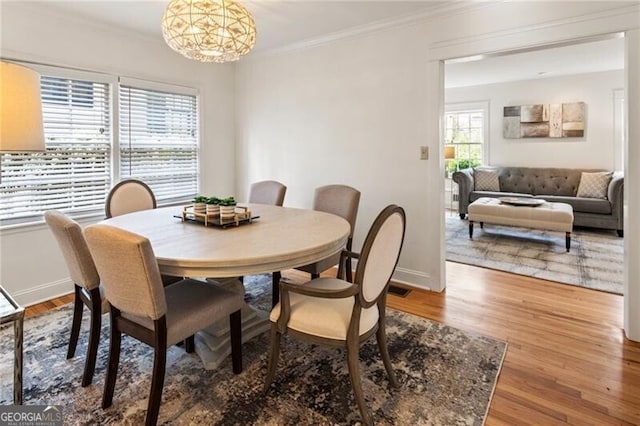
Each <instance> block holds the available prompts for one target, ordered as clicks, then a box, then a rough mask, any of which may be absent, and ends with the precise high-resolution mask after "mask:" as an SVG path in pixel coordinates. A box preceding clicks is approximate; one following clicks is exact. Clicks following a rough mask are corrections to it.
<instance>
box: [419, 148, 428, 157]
mask: <svg viewBox="0 0 640 426" xmlns="http://www.w3.org/2000/svg"><path fill="white" fill-rule="evenodd" d="M420 159H421V160H428V159H429V147H428V146H421V147H420Z"/></svg>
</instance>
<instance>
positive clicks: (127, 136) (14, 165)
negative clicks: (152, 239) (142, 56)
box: [0, 66, 199, 225]
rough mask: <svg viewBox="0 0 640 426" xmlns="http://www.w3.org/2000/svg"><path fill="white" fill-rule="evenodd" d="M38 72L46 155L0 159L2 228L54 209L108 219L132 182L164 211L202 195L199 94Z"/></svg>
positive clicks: (11, 155)
mask: <svg viewBox="0 0 640 426" xmlns="http://www.w3.org/2000/svg"><path fill="white" fill-rule="evenodd" d="M32 67H33V68H35V69H36V70H37V71H39V72H40V75H41V78H40V82H41V92H42V93H41V96H42V112H43V124H44V133H45V142H46V147H47V150H46V152H42V153H39V152H38V153H4V154H0V167H1V172H2V177H1V180H0V225H10V224H14V223H23V222H32V221H36V220H40V219H41V215H42V213H44V212H45V211H47V210H53V209H55V210H60V211H62V212H65V213H67V214H71V215H75V216H78V215H82V214H95V213H98V212H102V211H103V210H104V202H105V199H106V197H107V194H108V192H109V189H110V188H111V187H112V186H113V185H114V183H115V182H117V181H119V180H121V179H124V178H127V177H135V178H138V179H142V180H143V181H145V182H146V183H147V184H148V185H149V186H150V187H151V189H152V190H153V191H154V193H155V195H156V199H157V200H158V202H159V203H160V204H161V203H163V202H164V203H168V202H171V201H179V200H186V199H189V198H193V196H194V195H195V194H196V193H197V192H198V140H199V136H198V102H197V96H196V92H195V90H193V89H188V88H182V87H175V86H167V85H160V84H156V83H148V82H139V81H137V80H133V79H128V80H126V82H127V83H129V80H131V82H135V83H136V84H117V81H116V78H115V77H112V76H105V75H101V74H94V73H86V72H80V71H71V70H64V69H59V68H53V67H45V66H42V67H40V66H32ZM138 83H139V84H138ZM145 84H146V86H145ZM139 86H140V87H139ZM147 86H152V87H151V89H153V87H156V88H157V87H160V88H161V90H156V89H154V90H151V89H150V88H149V87H147ZM114 87H115V88H117V91H116V92H114V93H116V94H118V98H117V99H112V96H111V93H112V88H114ZM174 92H175V93H174ZM185 93H186V94H185ZM116 100H117V101H118V102H116ZM112 111H115V114H114V113H112ZM112 129H117V131H116V132H115V134H114V133H113V132H112Z"/></svg>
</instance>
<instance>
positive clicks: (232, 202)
mask: <svg viewBox="0 0 640 426" xmlns="http://www.w3.org/2000/svg"><path fill="white" fill-rule="evenodd" d="M220 205H221V206H235V205H236V200H235V198H233V197H227V198H222V199H220Z"/></svg>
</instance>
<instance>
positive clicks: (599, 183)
mask: <svg viewBox="0 0 640 426" xmlns="http://www.w3.org/2000/svg"><path fill="white" fill-rule="evenodd" d="M612 176H613V172H598V173H586V172H582V176H581V177H580V186H578V194H577V195H576V196H577V197H585V198H607V190H608V189H609V182H611V177H612Z"/></svg>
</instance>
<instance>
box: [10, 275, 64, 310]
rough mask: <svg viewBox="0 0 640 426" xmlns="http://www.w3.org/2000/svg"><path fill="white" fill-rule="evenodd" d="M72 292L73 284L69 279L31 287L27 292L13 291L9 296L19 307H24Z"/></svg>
mask: <svg viewBox="0 0 640 426" xmlns="http://www.w3.org/2000/svg"><path fill="white" fill-rule="evenodd" d="M72 292H73V282H72V281H71V279H70V278H65V279H62V280H58V281H52V282H48V283H44V284H40V285H38V286H35V287H31V288H29V289H27V290H20V291H15V292H13V293H12V294H11V295H12V296H13V298H14V299H16V302H18V304H20V306H23V307H26V306H31V305H35V304H37V303H41V302H46V301H48V300H51V299H55V298H56V297H60V296H64V295H67V294H69V293H72Z"/></svg>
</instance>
